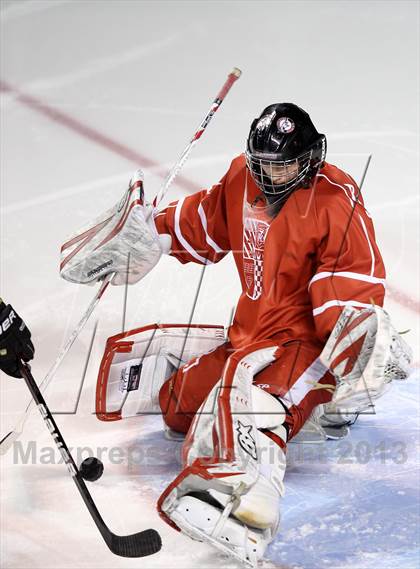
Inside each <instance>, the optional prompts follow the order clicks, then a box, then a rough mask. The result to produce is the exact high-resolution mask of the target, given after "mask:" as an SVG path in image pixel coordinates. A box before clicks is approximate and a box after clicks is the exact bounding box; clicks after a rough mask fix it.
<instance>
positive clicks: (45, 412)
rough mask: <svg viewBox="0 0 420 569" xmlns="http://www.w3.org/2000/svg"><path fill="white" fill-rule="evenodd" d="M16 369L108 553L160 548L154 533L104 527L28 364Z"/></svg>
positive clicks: (135, 554) (133, 554)
mask: <svg viewBox="0 0 420 569" xmlns="http://www.w3.org/2000/svg"><path fill="white" fill-rule="evenodd" d="M19 367H20V371H21V373H22V376H23V378H24V380H25V383H26V385H27V386H28V389H29V391H30V392H31V395H32V397H33V401H34V402H35V403H36V405H37V406H38V409H39V412H40V414H41V416H42V418H43V420H44V422H45V424H46V426H47V428H48V430H49V431H50V433H51V436H52V438H53V439H54V442H55V444H56V445H57V448H58V450H59V451H60V454H61V456H62V458H63V460H64V462H65V464H66V466H67V468H68V471H69V473H70V475H71V477H72V478H73V480H74V483H75V484H76V486H77V489H78V490H79V492H80V495H81V496H82V498H83V501H84V503H85V504H86V507H87V509H88V510H89V513H90V515H91V516H92V519H93V521H94V522H95V524H96V526H97V528H98V530H99V532H100V533H101V535H102V537H103V539H104V541H105V543H106V544H107V546H108V547H109V549H110V550H111V551H112V553H114V554H115V555H120V556H121V557H144V556H146V555H152V554H153V553H157V552H158V551H159V550H160V549H161V547H162V541H161V538H160V535H159V534H158V532H157V531H156V530H154V529H147V530H144V531H141V532H139V533H135V534H131V535H116V534H114V533H113V532H111V530H110V529H109V528H108V526H107V525H106V524H105V522H104V520H103V519H102V516H101V514H100V513H99V511H98V508H97V507H96V504H95V502H94V500H93V498H92V496H91V494H90V492H89V490H88V489H87V487H86V484H85V482H84V480H83V478H82V475H81V474H80V471H79V469H78V468H77V465H76V463H75V462H74V459H73V457H72V456H71V453H70V451H69V449H68V448H67V445H66V442H65V440H64V439H63V437H62V435H61V433H60V430H59V428H58V427H57V424H56V422H55V420H54V417H53V416H52V414H51V412H50V410H49V409H48V406H47V404H46V402H45V399H44V397H43V396H42V394H41V392H40V390H39V387H38V385H37V384H36V382H35V379H34V378H33V376H32V374H31V371H30V368H29V366H28V364H24V363H22V362H20V365H19Z"/></svg>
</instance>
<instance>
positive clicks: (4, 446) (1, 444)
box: [0, 67, 242, 455]
mask: <svg viewBox="0 0 420 569" xmlns="http://www.w3.org/2000/svg"><path fill="white" fill-rule="evenodd" d="M241 74H242V72H241V70H240V69H238V68H237V67H234V68H233V69H232V71H231V72H230V73H229V75H228V77H227V79H226V81H225V83H224V84H223V87H222V88H221V89H220V91H219V93H218V94H217V96H216V98H215V99H214V101H213V103H212V105H211V107H210V109H209V111H208V112H207V114H206V116H205V117H204V119H203V120H202V122H201V123H200V126H199V127H198V129H197V130H196V132H195V133H194V135H193V137H192V138H191V140H190V142H189V143H188V144H187V146H186V147H185V149H184V150H183V152H182V154H181V156H180V157H179V158H178V160H177V162H176V163H175V165H174V166H173V167H172V169H171V170H170V172H169V174H168V175H167V177H166V179H165V181H164V183H163V185H162V188H161V189H160V190H159V192H158V194H157V195H156V197H155V198H154V200H153V205H154V207H155V208H156V207H157V206H158V205H159V203H160V202H161V201H162V199H163V198H164V197H165V195H166V193H167V191H168V189H169V186H170V185H171V184H172V182H173V181H174V179H175V178H176V176H177V175H178V174H179V172H180V170H181V168H182V167H183V165H184V164H185V162H186V160H187V158H188V156H189V155H190V152H191V150H192V149H193V147H194V146H195V145H196V144H197V142H198V140H199V139H200V138H201V136H202V134H203V132H204V131H205V129H206V128H207V126H208V124H209V122H210V121H211V119H212V118H213V115H214V114H215V113H216V111H217V110H218V108H219V107H220V105H221V104H222V102H223V101H224V99H225V97H226V95H227V94H228V93H229V91H230V89H231V88H232V86H233V84H234V83H235V81H237V80H238V79H239V77H240V76H241ZM112 277H113V273H110V274H108V275H106V276H105V277H104V280H103V281H102V283H101V286H100V288H99V290H98V292H97V293H96V295H95V297H94V298H93V300H92V302H91V303H90V305H89V306H88V308H87V310H86V312H85V313H84V314H83V316H82V318H81V319H80V321H79V323H78V324H77V326H76V328H75V329H74V331H73V332H72V334H71V336H70V337H69V339H68V340H67V342H66V344H65V346H64V347H63V349H62V350H61V352H60V353H59V355H58V357H57V359H56V360H55V362H54V364H53V366H52V367H51V369H50V370H49V372H48V373H47V375H46V376H45V378H44V379H43V381H42V382H41V383H40V386H39V387H40V389H42V392H45V390H46V389H47V387H48V385H49V384H50V382H51V380H52V378H53V377H54V374H55V372H56V371H57V369H58V367H59V366H60V364H61V362H62V361H63V359H64V358H65V356H66V355H67V353H68V352H69V350H70V348H71V347H72V345H73V343H74V341H75V340H76V338H77V337H78V335H79V334H80V332H81V331H82V330H83V328H84V326H85V324H86V322H87V321H88V320H89V317H90V316H91V314H92V312H93V311H94V309H95V308H96V306H97V304H98V302H99V300H100V299H101V297H102V295H103V294H104V292H105V289H106V288H107V287H108V285H109V283H110V281H111V279H112ZM32 406H33V400H31V401H30V402H29V404H28V406H27V407H26V409H25V411H24V412H23V413H22V415H21V417H20V419H19V420H18V422H17V423H16V425H15V427H14V428H13V430H12V431H10V432H9V433H8V434H7V435H6V436H5V437H3V439H2V440H1V441H0V455H4V454H6V453H7V451H8V450H9V448H10V447H11V446H12V445H13V443H14V442H15V441H16V440H17V439H18V438H19V437H20V435H21V434H22V432H23V429H24V426H25V422H26V420H27V418H28V417H29V414H30V411H31V409H32Z"/></svg>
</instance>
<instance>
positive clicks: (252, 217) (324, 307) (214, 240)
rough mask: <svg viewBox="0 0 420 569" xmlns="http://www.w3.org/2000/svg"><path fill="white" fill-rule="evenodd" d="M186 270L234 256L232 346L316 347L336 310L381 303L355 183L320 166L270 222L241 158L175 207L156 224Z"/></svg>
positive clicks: (377, 269)
mask: <svg viewBox="0 0 420 569" xmlns="http://www.w3.org/2000/svg"><path fill="white" fill-rule="evenodd" d="M155 221H156V226H157V229H158V231H159V233H167V234H170V235H171V237H172V250H171V255H172V256H174V257H176V258H177V259H178V260H179V261H181V262H182V263H188V262H191V261H192V262H195V263H201V264H212V263H217V262H218V261H220V260H221V259H222V258H223V257H224V256H225V255H226V254H227V253H228V252H229V251H232V253H233V256H234V259H235V262H236V266H237V268H238V272H239V276H240V279H241V284H242V294H241V296H240V299H239V302H238V305H237V308H236V312H235V318H234V321H233V324H232V326H231V327H230V330H229V339H230V341H231V343H232V346H233V347H234V348H235V349H237V348H241V347H244V346H245V345H247V344H251V343H253V342H255V341H258V340H265V339H273V340H275V341H278V342H279V344H284V343H285V342H287V341H289V340H302V341H303V340H309V341H311V342H314V341H315V342H316V341H318V342H319V343H320V346H322V345H323V344H324V343H325V342H326V340H327V338H328V336H329V334H330V332H331V330H332V328H333V327H334V324H335V322H336V320H337V318H338V316H339V313H340V311H341V307H342V306H345V305H350V306H355V307H367V306H371V304H372V301H373V302H374V303H375V304H377V305H380V306H382V304H383V299H384V291H385V280H384V279H385V269H384V265H383V261H382V258H381V255H380V252H379V250H378V246H377V244H376V241H375V233H374V228H373V224H372V220H371V218H370V215H369V214H368V212H367V211H366V209H365V208H364V204H363V200H362V197H361V195H359V189H358V187H357V185H356V183H355V182H354V180H353V179H352V178H351V177H350V176H349V175H348V174H346V173H344V172H343V171H341V170H339V169H338V168H337V167H335V166H333V165H331V164H325V166H324V167H323V168H322V169H321V170H320V172H319V173H318V175H317V176H316V177H315V178H314V180H313V183H312V186H311V187H310V188H300V189H298V190H296V191H295V192H293V194H292V195H291V196H290V197H289V199H288V200H287V201H286V203H285V205H284V206H283V207H282V209H281V210H280V212H279V213H278V214H277V215H275V216H272V215H270V211H269V209H268V208H267V206H266V203H265V199H264V198H263V194H262V193H261V191H260V190H259V189H258V188H257V186H256V185H255V183H254V181H253V179H252V177H251V176H250V174H249V172H248V170H247V167H246V164H245V158H244V156H243V155H241V156H238V157H237V158H235V159H234V160H233V162H232V164H231V166H230V168H229V170H228V172H227V173H226V174H225V176H224V177H223V178H222V179H221V181H220V182H219V183H218V184H216V185H215V186H213V187H212V188H211V189H210V190H203V191H201V192H198V193H196V194H194V195H192V196H189V197H186V198H183V199H180V200H179V201H177V202H173V203H171V204H170V205H169V206H168V207H167V208H166V209H165V210H163V211H162V212H160V213H159V214H158V215H157V217H156V219H155Z"/></svg>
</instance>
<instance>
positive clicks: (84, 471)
mask: <svg viewBox="0 0 420 569" xmlns="http://www.w3.org/2000/svg"><path fill="white" fill-rule="evenodd" d="M79 470H80V474H81V475H82V478H84V480H88V481H89V482H95V480H99V478H100V477H101V476H102V474H103V471H104V465H103V464H102V462H101V461H100V460H99V458H95V457H94V456H89V458H85V460H84V461H83V462H82V464H81V465H80V469H79Z"/></svg>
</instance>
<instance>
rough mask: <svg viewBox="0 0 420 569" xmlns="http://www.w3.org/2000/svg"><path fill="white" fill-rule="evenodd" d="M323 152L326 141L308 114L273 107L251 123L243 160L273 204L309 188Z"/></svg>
mask: <svg viewBox="0 0 420 569" xmlns="http://www.w3.org/2000/svg"><path fill="white" fill-rule="evenodd" d="M326 149H327V140H326V138H325V136H324V135H323V134H320V133H319V132H318V131H317V130H316V128H315V127H314V125H313V123H312V121H311V118H310V116H309V115H308V113H306V112H305V111H304V110H303V109H301V108H300V107H298V106H297V105H294V104H293V103H275V104H274V105H270V106H268V107H267V108H266V109H264V110H263V112H262V113H261V115H260V116H259V117H258V118H257V119H255V120H254V121H253V122H252V125H251V130H250V132H249V136H248V141H247V148H246V152H245V156H246V161H247V165H248V168H249V171H250V172H251V175H252V177H253V179H254V181H255V183H256V184H257V186H258V187H259V188H260V190H261V191H262V192H264V194H265V196H266V198H267V200H268V201H269V202H270V203H274V202H277V201H278V200H280V201H283V200H284V199H286V198H287V196H288V195H289V194H290V193H291V192H292V191H293V190H294V189H296V188H298V187H300V186H307V185H308V183H309V182H310V181H311V179H312V178H313V176H314V175H315V174H316V172H317V170H319V168H320V167H321V166H322V165H323V163H324V160H325V154H326ZM280 172H282V173H280ZM276 173H277V174H278V177H277V179H276ZM285 174H286V178H285ZM282 177H283V178H284V179H281V178H282Z"/></svg>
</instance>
